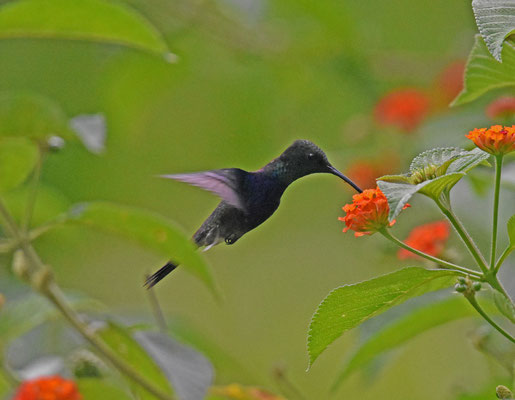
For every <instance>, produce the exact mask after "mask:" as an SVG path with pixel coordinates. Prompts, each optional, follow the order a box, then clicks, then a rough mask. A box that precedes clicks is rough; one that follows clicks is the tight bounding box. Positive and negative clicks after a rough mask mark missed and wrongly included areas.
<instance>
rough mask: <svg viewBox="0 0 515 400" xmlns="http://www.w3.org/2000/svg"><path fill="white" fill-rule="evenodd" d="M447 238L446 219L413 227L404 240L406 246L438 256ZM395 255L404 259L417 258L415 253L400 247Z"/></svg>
mask: <svg viewBox="0 0 515 400" xmlns="http://www.w3.org/2000/svg"><path fill="white" fill-rule="evenodd" d="M448 238H449V224H448V223H447V221H437V222H432V223H429V224H424V225H420V226H417V227H416V228H414V229H413V230H412V231H411V233H410V234H409V236H408V238H407V239H406V240H405V241H404V243H406V244H407V245H408V246H411V247H413V248H415V249H417V250H420V251H422V252H424V253H426V254H429V255H431V256H435V257H436V256H438V255H440V253H441V252H442V250H443V249H444V246H445V242H446V241H447V239H448ZM397 256H398V257H399V258H400V259H401V260H404V259H406V258H417V257H418V256H417V255H416V254H413V253H412V252H410V251H408V250H406V249H400V250H399V252H398V253H397Z"/></svg>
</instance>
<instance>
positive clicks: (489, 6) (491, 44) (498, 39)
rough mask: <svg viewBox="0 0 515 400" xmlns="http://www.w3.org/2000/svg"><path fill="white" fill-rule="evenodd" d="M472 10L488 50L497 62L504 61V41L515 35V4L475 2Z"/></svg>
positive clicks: (498, 0) (502, 0)
mask: <svg viewBox="0 0 515 400" xmlns="http://www.w3.org/2000/svg"><path fill="white" fill-rule="evenodd" d="M472 9H473V10H474V16H475V17H476V23H477V27H478V28H479V32H481V35H482V36H483V39H484V41H485V43H486V45H487V47H488V50H490V53H492V55H493V56H494V57H495V59H496V60H497V61H502V59H501V51H502V47H503V46H502V45H503V42H504V39H506V37H508V36H509V35H510V34H512V33H515V3H514V2H513V0H473V1H472Z"/></svg>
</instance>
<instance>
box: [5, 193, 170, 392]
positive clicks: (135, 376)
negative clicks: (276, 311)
mask: <svg viewBox="0 0 515 400" xmlns="http://www.w3.org/2000/svg"><path fill="white" fill-rule="evenodd" d="M0 214H1V215H2V216H3V218H4V220H5V222H6V223H5V227H6V229H7V231H8V232H9V233H10V234H11V235H12V236H13V238H14V240H16V241H17V242H19V244H20V247H21V249H22V251H23V253H24V254H25V257H27V260H28V261H29V262H30V264H32V266H33V269H34V271H35V272H36V273H42V275H46V276H45V278H44V279H41V280H40V281H39V282H33V285H34V286H36V289H37V290H38V291H39V292H40V293H41V294H42V295H44V296H45V297H46V298H47V299H48V300H49V301H50V302H51V303H52V304H54V306H55V307H56V308H57V309H58V310H59V311H61V313H62V314H63V316H64V317H65V318H66V319H67V320H68V322H70V324H71V325H72V326H73V327H74V328H75V329H76V330H77V331H78V332H79V333H80V334H81V335H82V336H83V337H84V338H85V339H86V340H87V341H88V342H89V343H91V345H93V347H95V349H96V350H97V351H98V352H99V353H100V354H102V355H103V356H104V358H105V359H106V360H108V361H109V362H110V363H111V364H112V365H113V366H114V367H115V368H116V369H118V370H119V371H120V372H122V373H123V374H124V375H126V376H127V377H128V378H130V379H131V380H133V381H134V382H136V383H137V384H139V385H140V386H141V387H142V388H144V389H145V390H147V391H148V392H149V393H151V394H153V395H154V396H156V397H157V398H158V399H160V400H175V397H174V396H172V395H168V394H166V393H163V392H162V391H161V390H160V389H159V388H157V387H155V386H154V385H153V384H152V383H151V382H149V381H148V380H147V379H146V378H144V377H143V376H141V375H140V374H139V372H138V371H137V370H136V369H134V368H133V367H132V366H131V365H129V364H128V363H126V362H125V361H124V360H122V359H121V358H120V357H118V355H117V354H116V353H115V352H113V350H111V348H110V347H108V346H107V345H106V344H105V343H104V342H103V341H102V340H101V339H100V338H99V337H98V336H97V335H96V334H95V333H94V332H93V331H91V330H90V329H89V327H88V326H87V325H86V324H85V323H84V322H83V321H82V320H81V319H80V317H79V315H78V314H77V313H76V312H75V311H74V310H73V309H72V308H71V307H70V305H69V304H68V302H67V301H66V299H65V297H64V295H63V293H62V291H61V289H60V288H59V286H58V285H57V284H56V283H55V282H54V281H53V279H52V274H51V272H50V271H49V270H48V267H47V266H45V265H44V264H43V262H42V261H41V259H40V258H39V255H38V254H37V253H36V251H35V250H34V248H33V247H32V245H31V244H30V243H29V242H28V241H27V239H26V238H24V237H23V234H22V232H20V230H19V228H18V226H17V225H16V222H15V221H14V219H13V218H12V217H11V215H10V214H9V212H8V211H7V209H6V208H5V206H4V204H3V202H2V200H1V199H0ZM32 276H34V275H32Z"/></svg>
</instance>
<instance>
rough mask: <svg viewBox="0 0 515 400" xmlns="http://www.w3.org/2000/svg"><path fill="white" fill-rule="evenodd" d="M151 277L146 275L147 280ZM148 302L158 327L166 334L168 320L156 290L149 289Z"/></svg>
mask: <svg viewBox="0 0 515 400" xmlns="http://www.w3.org/2000/svg"><path fill="white" fill-rule="evenodd" d="M149 276H150V275H148V274H147V275H145V278H148V277H149ZM147 294H148V300H149V301H150V307H151V308H152V313H153V314H154V318H155V319H156V323H157V326H158V328H159V331H160V332H161V333H166V332H167V330H168V328H167V327H166V320H165V317H164V314H163V310H162V309H161V306H160V305H159V300H158V299H157V296H156V292H155V291H154V288H149V289H148V290H147Z"/></svg>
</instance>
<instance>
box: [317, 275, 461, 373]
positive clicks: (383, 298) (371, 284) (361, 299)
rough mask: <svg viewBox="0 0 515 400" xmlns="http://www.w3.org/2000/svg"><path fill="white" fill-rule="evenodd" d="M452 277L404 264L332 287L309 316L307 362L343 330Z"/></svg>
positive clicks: (450, 282)
mask: <svg viewBox="0 0 515 400" xmlns="http://www.w3.org/2000/svg"><path fill="white" fill-rule="evenodd" d="M456 276H457V275H456V274H455V273H454V272H452V271H440V270H427V269H424V268H418V267H408V268H404V269H401V270H399V271H396V272H393V273H391V274H387V275H383V276H379V277H377V278H373V279H370V280H368V281H364V282H361V283H356V284H352V285H345V286H341V287H339V288H336V289H334V290H333V291H332V292H331V293H329V295H328V296H327V297H326V298H325V299H324V300H323V301H322V303H320V305H319V306H318V309H317V310H316V312H315V314H314V315H313V318H312V319H311V323H310V326H309V335H308V354H309V365H310V366H311V365H312V364H313V362H314V361H315V360H316V359H317V358H318V356H319V355H320V354H321V353H322V352H323V351H324V350H325V349H326V348H327V346H329V345H330V344H331V343H332V342H334V341H335V340H336V339H337V338H339V337H340V336H341V335H342V334H343V333H344V332H346V331H348V330H349V329H352V328H354V327H356V326H358V325H359V324H361V323H362V322H364V321H366V320H367V319H369V318H372V317H374V316H376V315H378V314H380V313H382V312H384V311H386V310H388V309H389V308H391V307H393V306H396V305H398V304H400V303H403V302H404V301H406V300H408V299H410V298H412V297H416V296H420V295H422V294H424V293H427V292H432V291H435V290H439V289H443V288H446V287H449V286H452V285H453V284H454V283H455V281H456Z"/></svg>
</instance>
